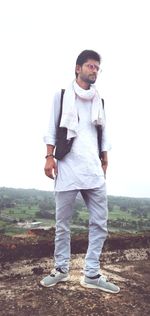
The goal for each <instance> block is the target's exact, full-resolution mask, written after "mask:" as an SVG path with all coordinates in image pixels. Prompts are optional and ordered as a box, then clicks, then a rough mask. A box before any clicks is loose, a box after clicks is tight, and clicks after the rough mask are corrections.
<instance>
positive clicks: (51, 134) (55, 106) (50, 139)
mask: <svg viewBox="0 0 150 316" xmlns="http://www.w3.org/2000/svg"><path fill="white" fill-rule="evenodd" d="M59 113H60V92H59V93H56V94H55V96H54V99H53V102H52V106H51V114H50V120H49V126H48V131H47V134H46V135H45V136H44V142H45V144H46V147H47V154H46V157H45V158H46V163H45V167H44V171H45V174H46V176H47V177H49V178H51V179H54V176H55V175H56V174H57V164H56V161H55V159H54V157H53V153H54V149H55V143H56V132H57V126H58V119H59Z"/></svg>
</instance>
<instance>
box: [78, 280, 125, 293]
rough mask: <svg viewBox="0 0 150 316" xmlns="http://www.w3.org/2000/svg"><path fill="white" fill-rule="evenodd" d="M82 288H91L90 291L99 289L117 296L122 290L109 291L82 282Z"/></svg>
mask: <svg viewBox="0 0 150 316" xmlns="http://www.w3.org/2000/svg"><path fill="white" fill-rule="evenodd" d="M80 284H81V286H83V287H85V288H89V289H98V290H101V291H104V292H107V293H113V294H117V293H119V292H120V288H118V291H112V290H109V289H105V288H103V287H100V286H97V285H94V284H89V283H85V282H84V281H80Z"/></svg>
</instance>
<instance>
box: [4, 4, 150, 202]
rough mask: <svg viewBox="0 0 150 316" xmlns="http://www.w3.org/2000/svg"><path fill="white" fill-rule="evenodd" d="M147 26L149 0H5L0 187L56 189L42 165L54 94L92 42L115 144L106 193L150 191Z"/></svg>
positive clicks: (144, 194)
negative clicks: (44, 138) (100, 64)
mask: <svg viewBox="0 0 150 316" xmlns="http://www.w3.org/2000/svg"><path fill="white" fill-rule="evenodd" d="M149 30H150V18H149V1H148V0H147V1H146V0H139V1H138V0H136V1H135V0H92V1H91V0H86V1H85V0H82V1H81V0H80V1H78V0H70V1H69V0H68V1H67V0H62V1H61V0H55V1H50V0H49V1H47V0H1V1H0V45H1V48H0V109H1V114H0V146H1V151H0V152H1V153H0V186H6V187H17V188H18V187H21V188H37V189H43V190H53V181H52V180H50V179H49V178H47V177H46V176H45V175H44V171H43V169H44V163H45V159H44V156H45V153H46V149H45V145H44V143H43V135H44V133H45V131H46V129H47V125H48V119H49V112H50V107H51V101H52V97H53V94H54V93H55V91H56V90H59V89H61V88H62V87H63V88H65V87H66V86H67V85H68V84H69V83H70V81H72V80H73V79H74V67H75V61H76V57H77V55H78V54H79V53H80V52H81V51H82V50H84V49H93V50H96V51H98V52H99V53H100V54H101V56H102V69H103V71H102V73H101V74H100V75H99V78H98V80H97V88H98V89H99V91H100V94H101V95H102V96H103V97H104V99H105V108H106V113H107V123H108V125H109V133H110V136H111V144H112V150H111V152H110V153H109V168H108V173H107V188H108V190H107V191H108V194H111V195H122V196H134V197H150V167H149V162H150V147H149V146H150V145H149V143H150V141H149V136H150V123H149V120H150V111H149V108H150V45H149Z"/></svg>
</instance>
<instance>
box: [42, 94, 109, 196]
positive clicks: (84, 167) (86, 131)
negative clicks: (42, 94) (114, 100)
mask: <svg viewBox="0 0 150 316" xmlns="http://www.w3.org/2000/svg"><path fill="white" fill-rule="evenodd" d="M60 95H61V92H58V93H56V94H55V96H54V100H53V104H52V108H51V115H50V121H49V128H48V133H47V135H45V136H44V142H45V143H46V144H50V145H54V146H55V144H56V131H57V125H58V118H59V113H60ZM75 102H76V103H75V106H76V107H77V112H78V117H79V130H78V136H77V137H75V139H74V141H73V144H72V148H71V151H70V152H69V153H68V154H67V155H66V156H65V157H64V158H63V159H62V160H59V161H57V167H58V174H57V176H56V178H55V188H54V189H55V191H69V190H76V189H79V190H80V189H92V188H96V187H99V186H100V185H101V184H102V183H103V182H104V181H105V178H104V172H103V169H102V167H101V161H100V159H99V151H98V139H97V129H96V127H95V125H94V124H92V122H91V106H92V102H91V101H87V100H83V99H81V98H79V97H77V98H76V101H75ZM102 135H103V136H102V151H108V150H109V149H110V146H109V143H108V140H107V133H106V126H105V127H103V133H102Z"/></svg>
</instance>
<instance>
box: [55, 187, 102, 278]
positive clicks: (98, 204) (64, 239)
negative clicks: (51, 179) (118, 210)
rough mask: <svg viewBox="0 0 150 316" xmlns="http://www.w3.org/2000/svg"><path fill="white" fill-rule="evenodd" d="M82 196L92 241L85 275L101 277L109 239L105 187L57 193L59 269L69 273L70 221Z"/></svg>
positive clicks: (86, 260)
mask: <svg viewBox="0 0 150 316" xmlns="http://www.w3.org/2000/svg"><path fill="white" fill-rule="evenodd" d="M78 192H80V193H81V195H82V197H83V199H84V201H85V204H86V206H87V209H88V210H89V239H88V249H87V253H86V256H85V264H84V274H85V275H86V276H89V277H92V276H95V275H97V274H98V273H99V270H100V255H101V252H102V248H103V244H104V241H105V239H106V237H107V217H108V208H107V195H106V186H105V183H103V184H102V186H101V187H99V188H94V189H88V190H72V191H63V192H55V201H56V235H55V251H54V259H55V268H61V269H62V271H63V272H68V270H69V262H70V256H71V254H70V221H71V219H72V215H73V207H74V202H75V199H76V196H77V194H78Z"/></svg>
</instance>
